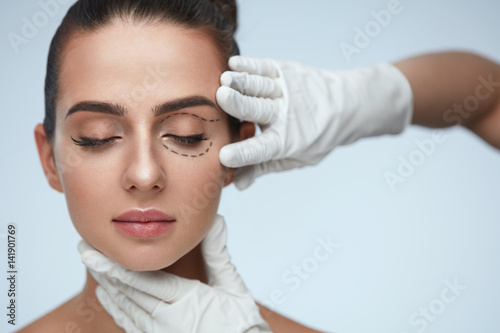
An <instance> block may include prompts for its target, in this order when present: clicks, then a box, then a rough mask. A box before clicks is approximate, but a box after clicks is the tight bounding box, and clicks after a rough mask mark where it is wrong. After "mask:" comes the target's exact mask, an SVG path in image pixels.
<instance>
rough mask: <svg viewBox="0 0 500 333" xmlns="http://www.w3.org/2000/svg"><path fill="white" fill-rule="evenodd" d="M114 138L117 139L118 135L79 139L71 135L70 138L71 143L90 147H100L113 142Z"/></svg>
mask: <svg viewBox="0 0 500 333" xmlns="http://www.w3.org/2000/svg"><path fill="white" fill-rule="evenodd" d="M116 139H119V137H116V136H114V137H111V138H107V139H92V138H86V137H82V138H81V139H80V140H76V139H74V138H73V137H71V140H73V143H74V144H75V145H77V146H80V147H90V148H98V147H102V146H104V145H107V144H110V143H112V142H114V141H115V140H116Z"/></svg>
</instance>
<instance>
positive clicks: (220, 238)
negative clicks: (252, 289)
mask: <svg viewBox="0 0 500 333" xmlns="http://www.w3.org/2000/svg"><path fill="white" fill-rule="evenodd" d="M226 244H227V228H226V222H225V220H224V218H223V217H222V216H220V215H217V216H216V218H215V221H214V224H213V226H212V228H210V230H209V232H208V233H207V235H206V236H205V238H204V239H203V241H202V242H201V250H202V254H203V258H204V260H205V266H206V269H207V276H208V284H209V285H210V286H212V287H221V288H222V289H224V290H231V291H233V292H234V293H236V294H243V293H248V289H247V288H246V287H245V284H244V283H243V281H242V279H241V277H240V275H239V274H238V272H237V271H236V268H235V267H234V266H233V264H232V263H231V256H230V255H229V252H228V251H227V247H226Z"/></svg>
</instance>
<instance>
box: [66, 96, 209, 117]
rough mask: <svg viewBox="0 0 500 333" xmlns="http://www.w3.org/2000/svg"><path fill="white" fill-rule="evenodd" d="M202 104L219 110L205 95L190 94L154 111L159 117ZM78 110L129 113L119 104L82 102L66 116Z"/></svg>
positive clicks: (161, 105) (119, 114) (114, 113)
mask: <svg viewBox="0 0 500 333" xmlns="http://www.w3.org/2000/svg"><path fill="white" fill-rule="evenodd" d="M201 105H207V106H210V107H212V108H214V109H215V110H218V109H217V106H216V105H215V103H214V102H212V101H211V100H209V99H208V98H206V97H204V96H189V97H183V98H179V99H175V100H173V101H168V102H165V103H163V104H160V105H157V106H155V107H153V109H152V111H153V114H154V116H155V117H158V116H161V115H163V114H165V113H169V112H173V111H179V110H182V109H185V108H189V107H193V106H201ZM78 111H91V112H100V113H107V114H111V115H115V116H119V117H123V116H125V115H126V114H127V109H126V108H125V107H123V106H121V105H119V104H110V103H105V102H80V103H77V104H75V105H73V106H72V107H71V108H70V109H69V111H68V113H67V114H66V118H68V117H69V116H70V115H72V114H73V113H75V112H78Z"/></svg>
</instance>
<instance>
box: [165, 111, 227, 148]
mask: <svg viewBox="0 0 500 333" xmlns="http://www.w3.org/2000/svg"><path fill="white" fill-rule="evenodd" d="M181 114H183V115H188V116H193V117H196V118H198V119H201V120H203V121H208V122H211V123H213V122H217V121H220V119H219V118H217V119H205V118H203V117H200V116H198V115H197V114H194V113H189V112H178V113H174V114H171V115H169V116H168V117H166V118H165V119H163V120H162V121H161V122H163V121H165V120H167V119H168V118H170V117H173V116H178V115H181ZM212 145H213V141H210V145H209V146H208V148H207V149H206V150H205V151H204V152H203V153H201V154H198V155H187V154H181V153H179V152H177V151H175V150H173V149H172V148H169V147H167V146H165V148H167V149H168V150H169V151H171V152H172V153H174V154H177V155H181V156H184V157H200V156H203V155H205V154H206V153H208V151H209V150H210V148H212Z"/></svg>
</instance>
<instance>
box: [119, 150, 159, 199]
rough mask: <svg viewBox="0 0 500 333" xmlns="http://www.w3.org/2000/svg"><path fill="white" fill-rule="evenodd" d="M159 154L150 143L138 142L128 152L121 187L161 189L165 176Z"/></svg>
mask: <svg viewBox="0 0 500 333" xmlns="http://www.w3.org/2000/svg"><path fill="white" fill-rule="evenodd" d="M159 155H160V154H158V152H156V151H155V150H154V148H153V147H152V145H149V146H148V145H147V144H144V143H142V144H138V145H137V147H135V148H134V151H133V152H130V154H129V158H128V161H127V162H128V165H127V168H126V170H125V173H124V174H123V179H122V186H123V188H124V189H125V190H127V191H129V192H130V191H139V192H150V191H156V192H159V191H161V190H162V189H163V188H164V187H165V181H166V178H165V172H164V170H163V167H162V164H161V160H160V156H159Z"/></svg>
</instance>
